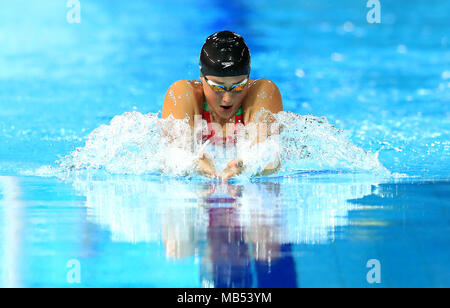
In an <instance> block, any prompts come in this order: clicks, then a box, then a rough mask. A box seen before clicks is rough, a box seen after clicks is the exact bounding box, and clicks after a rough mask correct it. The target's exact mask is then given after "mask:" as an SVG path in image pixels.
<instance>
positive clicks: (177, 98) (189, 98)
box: [161, 80, 195, 127]
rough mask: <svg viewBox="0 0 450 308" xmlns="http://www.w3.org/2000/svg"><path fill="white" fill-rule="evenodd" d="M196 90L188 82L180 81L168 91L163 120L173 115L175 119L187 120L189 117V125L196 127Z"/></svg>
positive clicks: (163, 109)
mask: <svg viewBox="0 0 450 308" xmlns="http://www.w3.org/2000/svg"><path fill="white" fill-rule="evenodd" d="M194 106H195V95H194V88H193V86H192V85H191V83H190V82H189V81H187V80H178V81H176V82H175V83H174V84H172V85H171V86H170V87H169V89H168V90H167V93H166V96H165V98H164V104H163V108H162V115H161V117H162V118H163V119H166V118H168V117H169V116H170V115H172V116H173V117H174V118H175V119H181V120H182V119H185V118H186V116H189V124H190V125H191V127H193V126H194V113H195V112H194Z"/></svg>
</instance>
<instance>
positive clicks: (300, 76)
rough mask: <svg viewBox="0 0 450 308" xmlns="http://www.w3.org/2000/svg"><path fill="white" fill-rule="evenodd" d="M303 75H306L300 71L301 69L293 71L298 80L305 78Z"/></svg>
mask: <svg viewBox="0 0 450 308" xmlns="http://www.w3.org/2000/svg"><path fill="white" fill-rule="evenodd" d="M305 75H306V74H305V71H304V70H302V69H301V68H299V69H297V70H296V71H295V76H297V77H298V78H303V77H305Z"/></svg>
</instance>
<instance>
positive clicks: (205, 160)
mask: <svg viewBox="0 0 450 308" xmlns="http://www.w3.org/2000/svg"><path fill="white" fill-rule="evenodd" d="M195 170H196V172H197V173H198V174H200V175H203V176H206V177H208V178H211V179H216V178H217V174H216V167H215V166H214V162H213V161H212V160H211V158H209V157H208V156H207V155H206V154H204V153H203V154H202V155H201V156H200V158H199V159H198V160H197V161H196V162H195Z"/></svg>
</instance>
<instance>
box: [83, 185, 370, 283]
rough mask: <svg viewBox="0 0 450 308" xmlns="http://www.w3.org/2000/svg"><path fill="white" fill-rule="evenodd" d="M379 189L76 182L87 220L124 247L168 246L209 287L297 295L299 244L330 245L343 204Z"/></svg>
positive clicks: (341, 222) (344, 218)
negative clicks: (293, 290) (196, 268)
mask: <svg viewBox="0 0 450 308" xmlns="http://www.w3.org/2000/svg"><path fill="white" fill-rule="evenodd" d="M373 184H374V183H371V182H367V183H361V182H358V183H352V182H350V183H348V182H347V183H317V182H316V183H308V182H307V181H305V180H302V179H288V180H283V179H281V180H280V181H279V182H278V183H270V182H265V183H236V184H231V183H228V184H222V183H214V182H209V183H201V182H184V181H182V180H168V179H165V180H164V181H159V180H157V181H155V180H145V179H143V178H136V177H132V178H127V179H124V178H123V177H122V178H121V177H111V178H109V179H108V180H79V179H77V180H75V181H74V186H75V187H76V189H77V190H78V191H79V192H80V193H82V194H83V195H85V196H86V206H87V208H88V219H89V220H91V221H93V222H95V223H96V224H99V225H101V226H102V227H104V228H106V229H108V230H109V231H110V232H111V239H112V240H113V241H119V242H131V243H138V242H158V243H159V242H161V241H162V242H163V244H164V247H165V253H166V257H167V258H173V259H177V258H183V257H188V256H195V257H196V258H197V259H199V260H200V262H201V265H200V275H201V277H200V279H201V282H202V285H203V286H204V287H252V286H253V287H271V286H272V287H273V286H284V287H296V286H298V283H297V279H296V268H295V266H296V264H295V261H294V258H293V257H294V253H295V252H294V251H293V249H292V248H293V245H294V244H322V243H323V244H325V243H329V242H330V241H333V240H334V231H335V228H336V227H338V226H345V225H347V224H348V211H349V210H352V209H355V208H356V207H357V206H358V205H356V204H351V203H348V202H347V201H346V200H348V199H355V198H362V197H364V196H365V195H368V194H370V193H371V188H372V185H373Z"/></svg>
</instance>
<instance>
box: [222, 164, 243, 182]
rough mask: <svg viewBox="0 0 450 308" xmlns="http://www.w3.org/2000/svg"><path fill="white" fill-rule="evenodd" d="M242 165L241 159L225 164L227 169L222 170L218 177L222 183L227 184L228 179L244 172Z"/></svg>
mask: <svg viewBox="0 0 450 308" xmlns="http://www.w3.org/2000/svg"><path fill="white" fill-rule="evenodd" d="M244 169H245V167H244V163H243V161H242V159H239V158H238V159H235V160H232V161H230V162H229V163H228V164H227V167H226V168H225V170H223V172H222V175H221V176H220V179H221V180H222V181H224V182H227V181H228V180H229V179H230V178H232V177H233V176H236V175H239V174H241V173H242V171H244Z"/></svg>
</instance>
